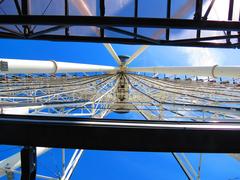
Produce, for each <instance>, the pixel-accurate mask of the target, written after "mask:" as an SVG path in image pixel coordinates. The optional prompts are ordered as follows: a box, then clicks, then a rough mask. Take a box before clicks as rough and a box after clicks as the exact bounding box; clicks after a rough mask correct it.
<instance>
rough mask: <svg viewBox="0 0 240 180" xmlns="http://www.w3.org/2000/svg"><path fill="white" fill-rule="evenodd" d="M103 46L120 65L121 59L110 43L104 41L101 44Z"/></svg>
mask: <svg viewBox="0 0 240 180" xmlns="http://www.w3.org/2000/svg"><path fill="white" fill-rule="evenodd" d="M103 45H104V46H105V48H106V49H107V50H108V52H109V53H110V54H111V55H112V57H113V59H115V61H116V62H117V63H118V64H119V65H120V64H121V60H120V58H119V57H118V55H117V53H116V52H115V50H114V49H113V47H112V45H111V44H109V43H104V44H103Z"/></svg>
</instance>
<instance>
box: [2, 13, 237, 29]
mask: <svg viewBox="0 0 240 180" xmlns="http://www.w3.org/2000/svg"><path fill="white" fill-rule="evenodd" d="M0 24H23V25H60V26H98V27H104V26H118V27H145V28H174V29H195V30H216V31H240V22H238V21H236V22H233V21H230V22H229V21H203V20H198V21H196V20H190V19H166V18H134V17H110V16H109V17H99V16H35V15H34V16H33V15H32V16H15V15H9V16H6V15H0Z"/></svg>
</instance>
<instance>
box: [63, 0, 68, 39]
mask: <svg viewBox="0 0 240 180" xmlns="http://www.w3.org/2000/svg"><path fill="white" fill-rule="evenodd" d="M64 12H65V16H68V15H69V9H68V0H65V11H64ZM65 35H66V36H69V27H66V28H65Z"/></svg>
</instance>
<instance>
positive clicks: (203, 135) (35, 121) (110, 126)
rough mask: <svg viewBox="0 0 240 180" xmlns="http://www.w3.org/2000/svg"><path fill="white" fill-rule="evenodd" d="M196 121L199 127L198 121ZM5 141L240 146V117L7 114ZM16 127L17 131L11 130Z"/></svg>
mask: <svg viewBox="0 0 240 180" xmlns="http://www.w3.org/2000/svg"><path fill="white" fill-rule="evenodd" d="M192 125H194V127H193V126H192ZM0 131H1V133H2V134H5V135H6V136H0V144H10V145H21V146H43V147H58V148H79V149H80V148H81V149H95V150H124V151H156V152H157V151H159V152H211V153H213V152H214V153H223V152H224V153H226V152H229V153H230V152H231V153H236V152H240V144H239V143H238V142H239V141H240V123H237V122H231V123H220V122H219V123H213V122H211V123H202V122H194V123H192V122H168V121H163V122H159V121H139V120H138V121H136V120H135V121H134V120H132V121H126V120H125V121H123V120H107V119H104V120H95V119H83V118H66V117H46V116H22V115H1V117H0ZM9 132H14V133H9Z"/></svg>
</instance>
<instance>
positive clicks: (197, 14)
mask: <svg viewBox="0 0 240 180" xmlns="http://www.w3.org/2000/svg"><path fill="white" fill-rule="evenodd" d="M202 4H203V0H197V1H196V9H195V14H194V20H201V18H202ZM196 36H197V38H200V36H201V31H200V30H197V35H196Z"/></svg>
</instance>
